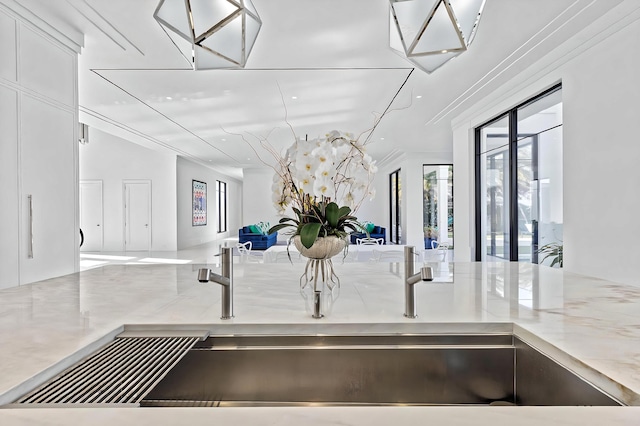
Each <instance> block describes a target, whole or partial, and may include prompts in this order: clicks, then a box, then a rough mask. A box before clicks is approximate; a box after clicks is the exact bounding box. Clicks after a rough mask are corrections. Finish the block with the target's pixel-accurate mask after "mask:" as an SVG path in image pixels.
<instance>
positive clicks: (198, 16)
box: [153, 0, 262, 70]
mask: <svg viewBox="0 0 640 426" xmlns="http://www.w3.org/2000/svg"><path fill="white" fill-rule="evenodd" d="M153 17H154V18H155V19H156V21H158V23H159V24H160V26H161V27H162V29H163V30H164V32H165V33H166V34H167V35H168V36H169V38H170V39H171V41H173V44H174V45H175V46H176V47H177V48H178V50H179V51H180V53H181V54H182V56H184V58H185V60H186V61H187V62H188V63H189V66H191V67H192V68H193V69H194V70H200V69H218V68H244V66H245V64H246V62H247V58H248V57H249V53H251V49H252V48H253V44H254V43H255V41H256V38H257V37H258V32H259V31H260V27H261V26H262V21H261V20H260V17H259V16H258V12H257V11H256V9H255V7H254V6H253V3H251V0H160V4H158V7H157V8H156V11H155V12H154V13H153Z"/></svg>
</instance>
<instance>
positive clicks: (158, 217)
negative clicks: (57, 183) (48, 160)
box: [80, 128, 177, 251]
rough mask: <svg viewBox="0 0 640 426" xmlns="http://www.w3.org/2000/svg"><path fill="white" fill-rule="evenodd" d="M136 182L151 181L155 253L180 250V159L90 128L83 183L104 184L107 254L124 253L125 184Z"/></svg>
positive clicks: (83, 157)
mask: <svg viewBox="0 0 640 426" xmlns="http://www.w3.org/2000/svg"><path fill="white" fill-rule="evenodd" d="M132 179H148V180H150V181H151V250H154V251H174V250H176V248H177V230H176V229H177V228H176V221H177V219H176V218H177V213H176V195H175V194H176V156H175V155H171V154H165V153H160V152H157V151H152V150H150V149H147V148H144V147H141V146H139V145H137V144H134V143H132V142H128V141H126V140H124V139H121V138H119V137H117V136H113V135H111V134H109V133H105V132H102V131H100V130H98V129H96V128H90V129H89V143H88V144H86V145H80V180H101V181H102V187H103V206H104V207H103V209H104V214H103V217H104V222H103V235H104V244H103V251H123V250H124V205H123V181H124V180H132Z"/></svg>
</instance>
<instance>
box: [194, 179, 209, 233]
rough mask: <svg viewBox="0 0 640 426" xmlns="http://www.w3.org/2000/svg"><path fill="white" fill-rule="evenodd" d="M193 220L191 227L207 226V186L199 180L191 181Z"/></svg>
mask: <svg viewBox="0 0 640 426" xmlns="http://www.w3.org/2000/svg"><path fill="white" fill-rule="evenodd" d="M191 183H192V194H193V198H192V199H193V219H192V222H191V225H192V226H204V225H206V224H207V184H206V183H205V182H200V181H199V180H192V181H191Z"/></svg>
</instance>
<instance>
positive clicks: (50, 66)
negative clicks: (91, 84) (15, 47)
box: [18, 25, 77, 107]
mask: <svg viewBox="0 0 640 426" xmlns="http://www.w3.org/2000/svg"><path fill="white" fill-rule="evenodd" d="M19 37H20V61H19V68H18V79H19V81H20V84H21V85H23V86H25V87H27V88H29V89H31V90H34V91H36V92H38V93H40V94H42V95H44V96H47V97H50V98H51V99H54V100H56V101H59V102H61V103H63V104H65V105H68V106H70V107H73V106H74V105H75V86H76V84H77V83H76V69H75V67H76V62H77V61H76V60H75V55H74V54H73V53H71V52H70V51H69V50H67V49H65V48H62V47H59V46H57V45H56V44H55V43H54V42H53V41H50V40H48V39H47V38H46V37H45V36H41V35H39V34H36V33H35V32H34V31H32V30H31V29H29V28H27V27H26V26H25V25H20V26H19Z"/></svg>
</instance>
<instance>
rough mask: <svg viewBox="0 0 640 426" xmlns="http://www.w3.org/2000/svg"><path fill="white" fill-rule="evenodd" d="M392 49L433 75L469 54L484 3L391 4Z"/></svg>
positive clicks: (395, 0)
mask: <svg viewBox="0 0 640 426" xmlns="http://www.w3.org/2000/svg"><path fill="white" fill-rule="evenodd" d="M389 1H390V2H391V10H390V28H389V38H390V40H389V41H390V45H391V47H392V48H394V49H395V50H398V51H401V52H403V53H404V54H405V55H406V57H407V59H409V60H410V61H411V62H413V63H414V64H415V65H416V66H418V67H419V68H420V69H422V70H424V71H426V72H427V73H431V72H433V71H434V70H436V69H437V68H439V67H441V66H442V65H444V64H445V63H446V62H447V61H449V60H451V59H453V58H455V57H456V56H458V55H459V54H460V53H462V52H464V51H465V50H467V48H468V47H469V45H470V44H471V41H473V38H474V36H475V34H476V30H477V29H478V22H479V21H480V15H481V14H482V9H483V8H484V3H485V0H389Z"/></svg>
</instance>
